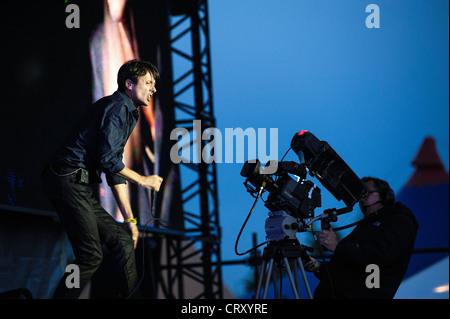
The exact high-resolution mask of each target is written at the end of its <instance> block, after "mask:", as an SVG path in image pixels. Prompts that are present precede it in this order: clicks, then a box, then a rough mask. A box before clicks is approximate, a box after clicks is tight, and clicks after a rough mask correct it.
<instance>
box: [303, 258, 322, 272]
mask: <svg viewBox="0 0 450 319" xmlns="http://www.w3.org/2000/svg"><path fill="white" fill-rule="evenodd" d="M309 259H311V260H310V261H308V262H306V263H305V264H304V265H303V266H304V267H305V270H306V271H310V272H314V271H317V270H319V268H320V263H319V262H318V261H317V259H315V258H312V257H309Z"/></svg>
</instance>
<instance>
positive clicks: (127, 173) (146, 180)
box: [117, 167, 163, 192]
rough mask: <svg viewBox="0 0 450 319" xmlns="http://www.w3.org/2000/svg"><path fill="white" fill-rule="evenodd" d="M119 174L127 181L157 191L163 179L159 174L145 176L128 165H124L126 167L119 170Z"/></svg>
mask: <svg viewBox="0 0 450 319" xmlns="http://www.w3.org/2000/svg"><path fill="white" fill-rule="evenodd" d="M117 175H118V176H120V177H122V178H125V179H126V180H127V181H130V182H132V183H136V184H138V185H139V186H141V187H145V188H148V189H154V190H155V191H157V192H158V191H159V188H160V187H161V183H162V181H163V179H162V177H159V176H158V175H150V176H143V175H141V174H138V173H136V172H135V171H133V170H132V169H129V168H128V167H124V169H123V170H121V171H120V172H118V173H117Z"/></svg>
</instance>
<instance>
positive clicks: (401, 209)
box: [314, 202, 419, 299]
mask: <svg viewBox="0 0 450 319" xmlns="http://www.w3.org/2000/svg"><path fill="white" fill-rule="evenodd" d="M418 227H419V225H418V223H417V220H416V218H415V217H414V215H413V213H412V212H411V211H410V210H409V209H408V208H407V207H406V206H404V205H403V204H401V203H399V202H397V203H395V204H393V205H390V206H388V207H384V208H382V209H380V210H379V211H378V212H375V213H372V214H370V215H368V216H367V217H366V218H364V219H363V220H362V221H361V222H360V223H359V224H358V226H356V227H355V229H354V230H353V231H352V232H351V233H350V234H349V235H348V236H347V237H345V238H344V239H343V240H341V241H340V242H339V244H338V245H337V247H336V250H335V252H334V254H333V256H332V257H331V259H330V262H329V263H325V264H323V265H322V267H321V269H320V272H319V274H316V275H317V276H318V277H319V279H321V281H320V283H319V285H318V286H317V288H316V290H315V292H314V298H357V299H362V298H393V297H394V295H395V293H396V291H397V289H398V287H399V285H400V283H401V281H402V279H403V276H404V275H405V273H406V270H407V268H408V264H409V260H410V258H411V254H412V250H413V248H414V241H415V238H416V234H417V229H418ZM370 264H375V265H377V266H378V269H379V274H380V276H379V278H380V280H379V288H368V287H367V285H366V279H367V278H368V276H373V275H375V272H373V270H369V269H368V270H367V272H366V267H367V266H368V265H370ZM325 267H328V271H327V270H326V268H325ZM369 281H371V278H369Z"/></svg>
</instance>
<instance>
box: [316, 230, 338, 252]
mask: <svg viewBox="0 0 450 319" xmlns="http://www.w3.org/2000/svg"><path fill="white" fill-rule="evenodd" d="M319 240H320V243H321V244H322V245H323V246H324V247H325V248H327V249H328V250H329V251H335V249H336V246H337V244H338V243H339V241H338V239H337V236H336V233H335V232H334V231H333V230H332V229H331V228H330V229H329V230H322V231H321V232H320V234H319Z"/></svg>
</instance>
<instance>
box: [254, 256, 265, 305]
mask: <svg viewBox="0 0 450 319" xmlns="http://www.w3.org/2000/svg"><path fill="white" fill-rule="evenodd" d="M266 266H267V261H266V260H263V262H262V266H261V273H260V274H259V279H258V285H257V286H256V292H255V299H259V294H260V291H261V285H262V280H263V278H264V274H265V273H266Z"/></svg>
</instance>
